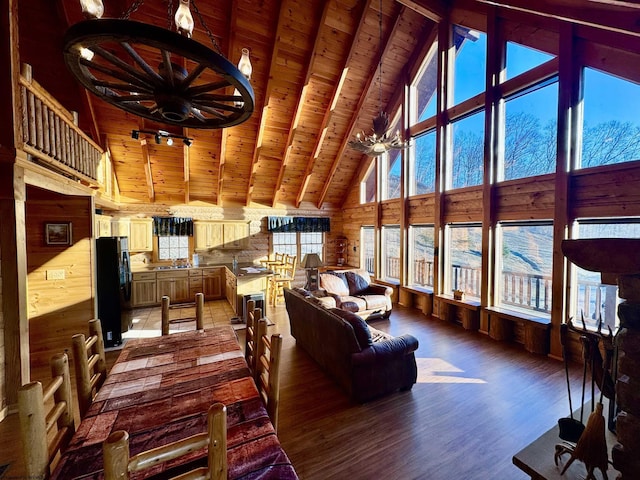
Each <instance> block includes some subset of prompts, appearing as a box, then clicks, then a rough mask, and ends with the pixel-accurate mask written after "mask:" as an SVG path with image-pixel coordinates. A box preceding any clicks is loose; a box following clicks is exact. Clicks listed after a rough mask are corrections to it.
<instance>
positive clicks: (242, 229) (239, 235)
mask: <svg viewBox="0 0 640 480" xmlns="http://www.w3.org/2000/svg"><path fill="white" fill-rule="evenodd" d="M223 227H224V228H223V237H224V242H223V248H226V249H229V250H234V249H235V250H242V249H245V248H247V247H248V246H249V224H248V223H247V222H229V223H227V222H225V223H224V226H223Z"/></svg>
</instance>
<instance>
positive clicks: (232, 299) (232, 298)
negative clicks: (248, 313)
mask: <svg viewBox="0 0 640 480" xmlns="http://www.w3.org/2000/svg"><path fill="white" fill-rule="evenodd" d="M224 271H225V277H226V288H225V296H226V297H227V301H228V302H229V304H230V305H231V308H233V311H234V312H237V311H238V286H237V279H236V276H235V275H234V274H233V272H232V271H231V270H229V269H228V268H225V269H224Z"/></svg>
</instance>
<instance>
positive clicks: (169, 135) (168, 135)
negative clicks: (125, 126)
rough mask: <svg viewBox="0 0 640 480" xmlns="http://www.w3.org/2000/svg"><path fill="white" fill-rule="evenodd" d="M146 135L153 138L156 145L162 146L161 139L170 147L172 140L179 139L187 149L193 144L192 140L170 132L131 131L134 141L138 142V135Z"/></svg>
mask: <svg viewBox="0 0 640 480" xmlns="http://www.w3.org/2000/svg"><path fill="white" fill-rule="evenodd" d="M141 133H142V134H146V135H151V136H153V138H154V140H155V142H156V144H157V145H161V144H162V139H163V138H166V139H167V145H169V146H172V145H173V143H174V140H176V139H180V140H182V143H184V144H185V145H186V146H187V147H190V146H191V144H192V143H193V138H189V137H185V136H184V135H178V134H174V133H171V132H167V131H166V130H158V131H157V132H156V131H154V130H131V138H133V139H134V140H138V139H139V138H140V134H141Z"/></svg>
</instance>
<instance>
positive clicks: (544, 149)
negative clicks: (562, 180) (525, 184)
mask: <svg viewBox="0 0 640 480" xmlns="http://www.w3.org/2000/svg"><path fill="white" fill-rule="evenodd" d="M505 112H506V119H505V132H504V162H503V164H504V170H503V174H504V178H499V180H503V179H504V180H512V179H515V178H525V177H532V176H534V175H543V174H545V173H552V172H554V171H555V167H556V143H557V142H556V138H557V133H556V129H557V116H558V82H557V79H556V78H553V79H551V80H549V81H546V82H543V83H542V84H539V85H536V86H534V87H532V88H529V89H527V90H525V91H523V92H519V93H517V94H515V95H513V96H511V97H510V98H507V99H506V102H505Z"/></svg>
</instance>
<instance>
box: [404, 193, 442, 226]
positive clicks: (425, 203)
mask: <svg viewBox="0 0 640 480" xmlns="http://www.w3.org/2000/svg"><path fill="white" fill-rule="evenodd" d="M435 215H436V211H435V194H433V193H429V194H426V195H420V196H415V197H409V199H408V204H407V216H408V219H407V222H408V223H409V225H414V224H418V223H433V219H434V218H435Z"/></svg>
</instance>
